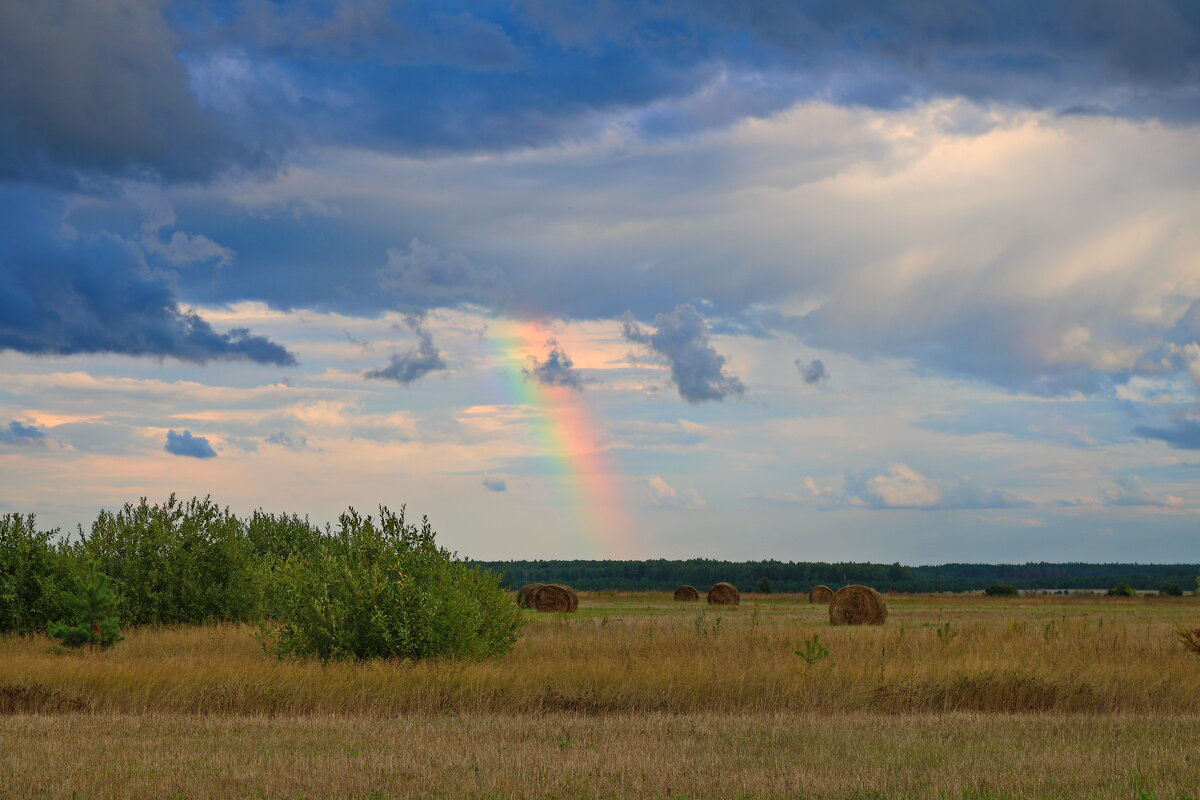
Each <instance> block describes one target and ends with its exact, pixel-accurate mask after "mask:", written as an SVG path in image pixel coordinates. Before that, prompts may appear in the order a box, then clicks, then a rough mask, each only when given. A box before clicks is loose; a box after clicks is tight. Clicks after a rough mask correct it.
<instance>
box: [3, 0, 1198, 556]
mask: <svg viewBox="0 0 1200 800" xmlns="http://www.w3.org/2000/svg"><path fill="white" fill-rule="evenodd" d="M0 52H3V53H4V58H3V59H0V219H2V220H3V224H2V225H0V512H22V513H35V514H36V515H37V516H38V519H39V520H40V522H41V524H42V525H43V526H59V527H62V528H63V529H64V530H72V529H74V526H75V525H76V524H77V523H83V524H85V525H86V524H87V523H88V522H89V521H90V520H91V519H93V518H94V517H95V515H96V512H97V511H98V510H99V509H100V508H110V509H111V508H116V507H119V506H121V505H122V504H123V503H125V502H129V501H133V502H136V501H137V499H138V498H140V497H148V498H149V499H151V500H163V499H165V498H166V497H167V496H168V495H170V494H171V493H172V492H174V493H177V494H179V495H182V496H185V497H190V496H192V495H199V496H204V495H211V496H212V497H213V499H215V500H216V501H217V502H219V503H222V504H225V505H228V506H230V507H231V508H232V509H233V510H234V511H236V512H238V513H247V512H249V511H251V510H253V509H256V508H263V509H266V510H268V511H287V512H295V513H299V514H306V515H309V516H310V517H311V518H312V519H313V520H314V521H318V522H321V523H324V522H325V521H329V520H335V519H336V517H337V515H338V514H339V513H340V512H341V511H343V510H344V509H345V508H346V507H348V506H354V507H356V508H358V509H360V510H372V509H374V508H375V507H376V506H377V505H379V504H383V505H387V506H390V507H393V508H395V507H398V506H400V505H403V504H407V509H408V512H409V513H410V514H416V515H423V514H427V515H428V516H429V517H430V519H431V521H432V523H433V525H434V527H435V529H437V530H438V531H439V540H440V542H441V543H442V544H443V545H445V546H447V547H450V548H451V549H453V550H455V551H457V552H459V553H460V554H462V555H465V556H470V557H474V558H480V559H510V558H658V557H665V558H691V557H710V558H725V559H734V560H747V559H760V558H777V559H782V560H797V561H815V560H824V561H843V560H872V561H883V562H889V563H890V562H893V561H899V562H902V563H910V564H923V563H926V564H927V563H945V562H955V561H1006V562H1023V561H1039V560H1047V561H1093V562H1098V561H1141V562H1194V561H1197V560H1200V537H1198V536H1197V532H1198V524H1200V485H1198V479H1200V405H1198V403H1197V401H1198V387H1200V4H1197V3H1195V2H1192V1H1191V0H1142V2H1139V3H1128V2H1125V1H1124V0H1003V1H1001V0H901V1H900V2H876V1H874V0H836V2H835V1H834V0H796V1H795V2H772V1H769V0H738V1H737V2H734V1H733V0H729V1H728V2H723V1H720V0H718V1H716V2H711V3H688V2H681V1H679V2H677V1H676V0H644V1H640V0H601V2H595V1H594V0H593V1H591V2H574V0H556V2H547V1H546V0H524V1H523V2H522V1H521V0H506V1H505V2H495V3H492V2H475V3H455V2H438V3H432V2H419V1H414V2H406V3H392V2H384V1H383V0H360V1H359V2H340V1H338V0H328V1H322V2H316V1H315V0H314V1H311V2H309V1H305V0H297V1H296V2H271V1H270V0H230V1H229V2H205V3H199V2H186V1H184V0H180V1H179V2H161V1H160V0H56V2H40V1H35V0H0Z"/></svg>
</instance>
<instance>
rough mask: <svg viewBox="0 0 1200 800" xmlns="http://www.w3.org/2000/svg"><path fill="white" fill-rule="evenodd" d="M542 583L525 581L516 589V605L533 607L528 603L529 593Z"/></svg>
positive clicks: (540, 586) (541, 585)
mask: <svg viewBox="0 0 1200 800" xmlns="http://www.w3.org/2000/svg"><path fill="white" fill-rule="evenodd" d="M545 585H546V584H544V583H527V584H525V585H524V586H522V587H521V588H520V589H517V605H519V606H520V607H521V608H533V606H531V605H530V604H529V595H531V594H533V593H534V592H535V591H537V590H538V589H540V588H542V587H543V586H545Z"/></svg>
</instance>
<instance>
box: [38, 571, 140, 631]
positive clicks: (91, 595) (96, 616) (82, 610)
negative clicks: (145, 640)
mask: <svg viewBox="0 0 1200 800" xmlns="http://www.w3.org/2000/svg"><path fill="white" fill-rule="evenodd" d="M63 600H64V604H65V605H66V609H67V615H68V617H67V621H65V622H51V623H50V626H49V628H48V633H49V634H50V635H51V636H53V637H54V638H56V639H60V640H61V641H62V643H63V644H64V645H66V646H67V647H83V646H84V645H90V646H92V647H95V646H96V645H100V646H101V647H106V648H107V647H112V646H113V645H114V644H116V643H117V642H119V641H121V638H122V637H121V632H120V627H119V625H118V623H117V618H116V617H115V616H113V612H114V611H115V610H116V607H117V598H116V596H115V595H114V594H113V591H112V587H111V586H110V584H109V580H108V576H106V575H104V574H103V573H101V572H97V571H96V566H95V565H94V564H92V565H90V566H89V568H88V573H87V576H86V577H84V578H82V579H81V580H80V581H79V583H78V591H76V592H75V593H74V594H72V593H70V592H64V593H63Z"/></svg>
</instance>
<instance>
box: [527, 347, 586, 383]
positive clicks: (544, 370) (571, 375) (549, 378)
mask: <svg viewBox="0 0 1200 800" xmlns="http://www.w3.org/2000/svg"><path fill="white" fill-rule="evenodd" d="M546 346H547V347H549V348H550V352H549V353H547V354H546V358H545V360H544V361H538V359H537V357H536V356H530V357H529V360H530V362H531V363H532V366H531V367H528V368H526V369H523V370H521V371H522V373H524V375H525V377H526V379H530V378H532V379H533V380H535V381H537V382H538V383H540V384H542V385H543V386H563V387H566V388H568V389H574V390H576V391H578V392H582V391H583V386H584V384H585V383H588V382H589V381H588V379H586V378H584V377H583V375H582V374H581V373H580V372H579V370H577V369H576V368H575V362H574V361H572V360H571V357H570V356H569V355H567V354H566V352H565V351H564V350H563V349H562V348H561V347H559V346H558V341H557V340H555V339H548V340H547V341H546Z"/></svg>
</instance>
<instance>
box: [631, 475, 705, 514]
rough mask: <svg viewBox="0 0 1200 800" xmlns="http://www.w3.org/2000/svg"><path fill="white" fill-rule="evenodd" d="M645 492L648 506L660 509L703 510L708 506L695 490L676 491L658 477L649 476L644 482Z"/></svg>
mask: <svg viewBox="0 0 1200 800" xmlns="http://www.w3.org/2000/svg"><path fill="white" fill-rule="evenodd" d="M646 492H647V495H648V496H649V498H650V504H651V505H655V506H660V507H662V508H704V507H705V506H707V505H708V503H706V502H704V498H703V497H701V496H700V495H699V494H697V493H696V490H695V489H684V490H682V491H679V490H676V489H675V487H673V486H671V484H669V483H667V482H666V481H665V480H663V479H662V478H661V477H660V476H658V475H651V476H650V477H649V478H648V479H647V480H646Z"/></svg>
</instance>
